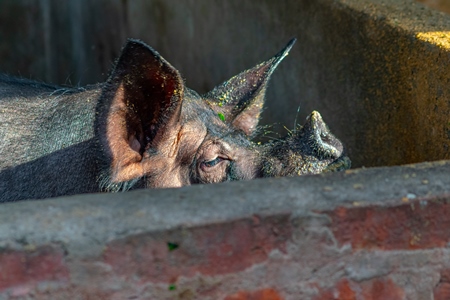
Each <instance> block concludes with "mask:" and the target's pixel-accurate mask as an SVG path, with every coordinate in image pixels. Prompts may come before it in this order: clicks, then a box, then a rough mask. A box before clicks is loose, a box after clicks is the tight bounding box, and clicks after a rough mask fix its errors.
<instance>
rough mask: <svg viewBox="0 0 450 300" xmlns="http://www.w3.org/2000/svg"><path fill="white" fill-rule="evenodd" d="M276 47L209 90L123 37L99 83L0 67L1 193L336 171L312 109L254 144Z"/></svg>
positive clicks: (336, 150) (4, 196)
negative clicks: (29, 76) (281, 134)
mask: <svg viewBox="0 0 450 300" xmlns="http://www.w3.org/2000/svg"><path fill="white" fill-rule="evenodd" d="M294 42H295V39H293V40H291V41H290V42H289V43H288V44H287V46H286V47H285V48H284V49H283V50H282V51H281V52H279V53H278V54H276V55H275V56H273V57H272V58H270V59H269V60H267V61H264V62H262V63H260V64H258V65H256V66H255V67H253V68H251V69H248V70H246V71H243V72H242V73H240V74H238V75H236V76H234V77H232V78H231V79H229V80H227V81H225V82H224V83H222V84H220V85H218V86H217V87H215V88H214V89H212V90H211V91H210V92H208V93H206V94H204V95H200V94H199V93H197V92H195V91H193V90H191V89H189V88H187V87H186V86H185V83H184V80H183V78H182V76H181V74H180V73H179V71H178V70H177V69H175V68H174V67H173V66H172V65H171V64H170V63H169V62H167V61H166V60H165V59H164V58H163V57H162V56H161V55H160V54H159V53H158V52H156V51H155V50H153V49H152V48H151V47H149V46H147V45H146V44H145V43H143V42H141V41H139V40H134V39H130V40H128V41H127V43H126V44H125V46H124V47H123V49H122V52H121V54H120V56H119V58H118V60H117V62H116V64H115V67H114V69H113V71H112V73H111V75H110V77H109V78H108V80H107V81H106V82H105V83H102V84H97V85H91V86H87V87H83V88H66V87H60V86H55V85H51V84H46V83H40V82H35V81H31V80H26V79H21V78H14V77H10V76H7V75H1V76H0V153H1V158H0V198H1V200H0V201H1V202H7V201H17V200H23V199H42V198H49V197H56V196H63V195H73V194H81V193H93V192H119V191H128V190H131V189H137V188H169V187H181V186H187V185H191V184H200V183H219V182H224V181H235V180H249V179H253V178H260V177H279V176H298V175H304V174H318V173H321V172H331V171H339V170H344V169H347V168H349V167H350V159H349V158H348V157H347V155H346V154H345V151H344V146H343V144H342V143H341V141H340V140H339V139H337V138H336V137H335V136H334V135H333V134H332V133H331V132H330V130H329V129H328V127H327V125H326V124H325V123H324V121H323V120H322V117H321V115H320V114H319V113H318V112H316V111H314V112H312V113H311V115H310V116H309V117H308V118H307V119H306V122H305V124H304V125H303V126H299V127H298V128H295V129H294V130H293V131H292V132H291V133H289V134H288V135H287V136H286V137H285V138H282V139H278V140H276V141H271V142H266V143H257V142H253V141H252V140H253V139H254V138H255V136H257V135H258V133H259V130H258V128H259V127H258V122H259V119H260V114H261V112H262V109H263V105H264V100H265V92H266V89H267V83H268V81H269V79H270V77H271V75H272V73H273V71H274V70H275V68H276V67H277V66H278V64H279V63H280V62H281V61H282V60H283V58H284V57H286V56H287V55H288V52H289V50H290V49H291V48H292V46H293V44H294Z"/></svg>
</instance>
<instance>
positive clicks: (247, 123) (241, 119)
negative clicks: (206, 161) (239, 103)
mask: <svg viewBox="0 0 450 300" xmlns="http://www.w3.org/2000/svg"><path fill="white" fill-rule="evenodd" d="M261 106H262V105H258V104H252V105H251V106H250V107H248V108H247V109H245V110H244V111H242V112H241V113H240V114H238V115H237V116H236V118H235V119H234V120H233V122H232V125H233V127H235V128H237V129H240V130H242V131H243V132H244V133H245V134H246V135H247V136H251V135H253V134H254V133H255V131H256V128H257V126H258V122H259V116H260V114H261Z"/></svg>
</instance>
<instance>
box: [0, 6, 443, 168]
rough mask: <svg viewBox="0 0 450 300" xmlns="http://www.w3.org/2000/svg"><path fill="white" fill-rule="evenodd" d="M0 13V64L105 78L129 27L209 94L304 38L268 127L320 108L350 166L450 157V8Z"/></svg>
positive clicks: (22, 9) (73, 78) (63, 78)
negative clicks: (444, 10)
mask: <svg viewBox="0 0 450 300" xmlns="http://www.w3.org/2000/svg"><path fill="white" fill-rule="evenodd" d="M0 13H1V14H2V17H1V18H0V39H1V40H2V43H1V45H0V70H2V71H7V72H9V73H12V74H21V75H22V76H25V77H32V78H37V79H40V80H48V81H52V82H58V83H68V82H70V83H72V84H86V83H93V82H98V81H103V80H105V79H106V77H107V74H108V71H109V69H110V68H111V66H112V63H113V61H114V59H115V57H117V56H118V54H119V51H120V47H121V45H122V44H123V43H124V42H125V39H126V38H127V37H134V38H140V39H142V40H144V41H146V42H147V43H148V44H150V45H151V46H153V47H154V48H155V49H157V50H158V51H159V52H160V53H161V54H162V55H163V56H164V57H165V58H167V59H168V60H169V61H170V62H171V63H172V64H173V65H174V66H176V67H177V68H179V69H180V70H181V72H182V73H183V75H184V76H185V78H186V81H187V85H188V86H190V87H192V88H194V89H196V90H197V91H199V92H205V91H208V90H209V89H211V88H212V87H213V86H215V85H216V84H219V83H220V82H222V81H223V80H225V79H227V78H229V77H231V76H233V75H235V74H237V73H238V72H240V71H242V70H244V69H246V68H249V67H252V66H253V65H255V64H256V63H258V62H260V61H262V60H264V59H267V58H268V57H270V56H272V55H273V54H274V53H276V52H277V51H279V50H280V49H281V48H282V47H283V46H284V45H285V44H286V43H287V41H288V40H289V39H290V38H292V37H297V38H298V42H297V44H296V45H295V47H294V48H293V50H292V52H291V55H290V56H288V57H287V58H286V59H285V61H284V62H283V63H282V64H281V65H280V67H279V70H277V71H276V72H275V73H274V76H273V79H272V83H271V85H270V87H269V90H268V103H267V107H268V109H267V110H266V111H265V113H264V115H263V123H264V124H280V125H279V126H278V125H276V126H275V128H274V131H275V133H273V134H268V136H271V137H277V132H278V133H281V134H284V133H287V130H286V129H284V128H283V126H286V127H287V128H288V129H289V128H293V127H294V122H295V120H297V123H302V122H303V121H304V119H305V117H306V116H307V115H308V114H309V113H310V112H311V111H312V110H314V109H315V110H318V111H319V112H320V113H321V114H322V115H323V117H324V120H325V121H326V122H327V123H328V124H329V126H330V128H331V130H332V131H333V132H334V133H335V134H336V135H337V136H338V137H339V138H341V139H342V140H343V141H344V142H345V144H346V145H347V148H348V151H349V154H350V156H351V158H352V160H353V165H354V166H355V167H361V166H366V167H372V166H387V165H389V166H391V165H399V164H406V163H414V162H422V161H429V160H438V159H448V158H450V150H449V147H450V123H449V117H448V116H449V114H450V101H449V100H448V99H450V84H449V80H450V71H449V70H450V68H449V66H450V55H449V49H450V43H449V42H448V37H449V35H448V31H449V30H450V16H449V15H447V14H444V13H441V12H438V11H436V10H432V9H430V8H428V7H427V6H424V5H423V4H421V3H419V2H417V1H413V0H339V1H336V0H316V1H310V0H298V1H297V0H296V1H289V0H284V1H272V0H264V1H238V0H230V1H219V0H207V1H206V0H205V1H198V0H195V1H194V0H187V1H179V0H167V1H160V0H151V1H148V0H133V1H127V0H122V1H119V0H114V1H106V0H100V1H95V2H92V1H87V0H70V1H64V2H60V1H51V0H40V1H27V0H14V1H13V0H0ZM298 108H299V113H298V115H297V109H298Z"/></svg>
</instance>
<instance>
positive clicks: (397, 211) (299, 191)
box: [0, 161, 450, 300]
mask: <svg viewBox="0 0 450 300" xmlns="http://www.w3.org/2000/svg"><path fill="white" fill-rule="evenodd" d="M448 174H450V162H448V161H439V162H435V163H423V164H417V165H408V166H402V167H389V168H388V167H383V168H371V169H360V170H350V171H347V172H342V173H336V174H328V175H318V176H305V177H299V178H278V179H276V178H275V179H261V180H254V181H250V182H234V183H225V184H218V185H197V186H191V187H186V188H181V189H165V190H141V191H134V192H129V193H122V194H97V195H80V196H74V197H68V198H61V199H48V200H42V201H34V202H18V203H9V204H4V205H2V210H1V211H0V245H1V247H0V299H214V300H216V299H224V300H225V299H226V300H236V299H258V300H263V299H264V300H269V299H293V300H297V299H367V300H368V299H448V297H450V294H449V290H450V250H449V248H448V243H449V241H450V231H449V230H448V228H449V226H450V204H449V203H450V189H449V186H450V176H448ZM433 297H434V298H433Z"/></svg>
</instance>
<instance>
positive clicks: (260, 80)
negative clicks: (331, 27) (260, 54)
mask: <svg viewBox="0 0 450 300" xmlns="http://www.w3.org/2000/svg"><path fill="white" fill-rule="evenodd" d="M295 41H296V39H292V40H291V41H289V43H288V44H287V45H286V47H285V48H284V49H283V50H281V51H280V52H279V53H278V54H277V55H275V56H274V57H272V58H271V59H269V60H267V61H265V62H263V63H260V64H259V65H257V66H255V67H254V68H252V69H249V70H246V71H244V72H242V73H240V74H239V75H236V76H234V77H232V78H231V79H230V80H228V81H225V82H224V83H222V84H221V85H219V86H217V87H215V88H214V89H213V90H212V91H211V92H209V93H207V94H206V95H204V97H205V98H206V99H207V101H208V102H209V103H212V108H213V110H215V111H216V112H217V113H218V114H222V115H223V116H224V117H225V121H226V122H229V123H231V124H232V125H233V126H234V127H235V128H237V129H240V130H242V131H243V132H244V133H246V134H247V135H248V136H251V135H253V133H254V132H255V130H256V128H257V125H258V122H259V116H260V114H261V112H262V110H263V106H264V100H265V93H266V89H267V84H268V81H269V79H270V75H272V73H273V71H274V70H275V68H276V67H277V66H278V64H279V63H280V62H281V61H282V60H283V58H284V57H286V56H287V55H288V53H289V50H291V48H292V46H293V45H294V43H295Z"/></svg>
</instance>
